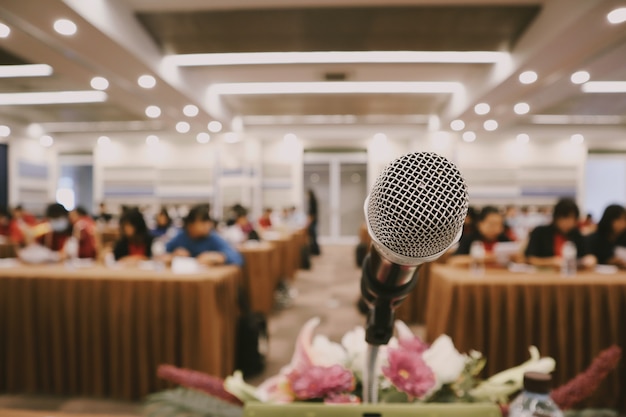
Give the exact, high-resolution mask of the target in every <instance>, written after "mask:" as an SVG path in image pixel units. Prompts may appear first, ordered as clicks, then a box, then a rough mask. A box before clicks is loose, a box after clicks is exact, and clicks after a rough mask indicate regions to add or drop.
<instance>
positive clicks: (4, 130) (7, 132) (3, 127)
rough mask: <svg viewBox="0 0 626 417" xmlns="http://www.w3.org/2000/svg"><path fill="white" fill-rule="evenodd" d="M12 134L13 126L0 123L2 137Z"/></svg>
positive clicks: (0, 136) (0, 135)
mask: <svg viewBox="0 0 626 417" xmlns="http://www.w3.org/2000/svg"><path fill="white" fill-rule="evenodd" d="M10 134H11V128H10V127H9V126H6V125H0V138H6V137H7V136H9V135H10Z"/></svg>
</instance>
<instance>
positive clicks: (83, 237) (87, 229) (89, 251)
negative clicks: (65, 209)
mask: <svg viewBox="0 0 626 417" xmlns="http://www.w3.org/2000/svg"><path fill="white" fill-rule="evenodd" d="M69 220H70V223H72V236H74V237H75V238H76V239H77V240H78V257H79V258H94V259H95V258H96V256H97V253H98V248H97V244H96V222H95V221H94V220H93V219H92V218H91V216H89V213H87V210H85V209H84V208H83V207H80V206H78V207H76V208H75V209H74V210H72V211H71V212H70V213H69Z"/></svg>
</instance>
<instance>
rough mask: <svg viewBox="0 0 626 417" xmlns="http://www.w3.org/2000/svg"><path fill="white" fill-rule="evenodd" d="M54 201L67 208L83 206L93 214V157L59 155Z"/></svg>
mask: <svg viewBox="0 0 626 417" xmlns="http://www.w3.org/2000/svg"><path fill="white" fill-rule="evenodd" d="M56 201H57V202H58V203H61V204H63V206H64V207H65V208H66V209H67V210H73V209H74V208H76V207H79V206H81V207H83V208H84V209H85V210H87V212H88V213H91V214H93V209H94V207H93V157H92V156H91V155H59V179H58V183H57V190H56Z"/></svg>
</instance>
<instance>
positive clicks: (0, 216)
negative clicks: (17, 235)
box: [0, 207, 11, 238]
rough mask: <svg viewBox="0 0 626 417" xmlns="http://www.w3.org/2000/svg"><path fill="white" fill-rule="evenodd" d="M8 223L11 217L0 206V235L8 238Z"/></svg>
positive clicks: (9, 232)
mask: <svg viewBox="0 0 626 417" xmlns="http://www.w3.org/2000/svg"><path fill="white" fill-rule="evenodd" d="M10 224H11V217H10V216H9V211H8V210H7V209H6V208H4V207H0V236H4V238H8V237H9V236H10V235H11V229H10V227H9V225H10Z"/></svg>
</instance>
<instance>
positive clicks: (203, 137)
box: [196, 132, 211, 143]
mask: <svg viewBox="0 0 626 417" xmlns="http://www.w3.org/2000/svg"><path fill="white" fill-rule="evenodd" d="M196 140H197V141H198V143H209V141H210V140H211V135H209V134H208V133H206V132H200V133H198V134H197V135H196Z"/></svg>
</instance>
